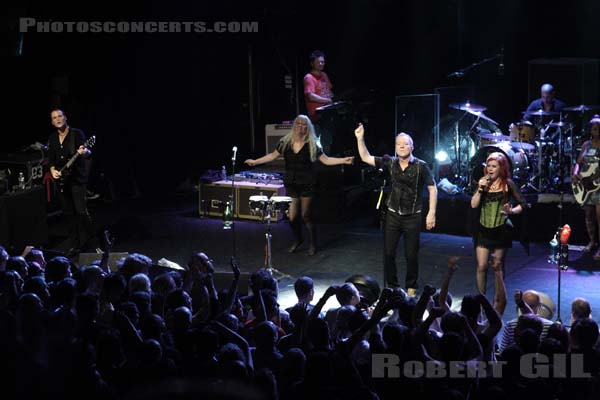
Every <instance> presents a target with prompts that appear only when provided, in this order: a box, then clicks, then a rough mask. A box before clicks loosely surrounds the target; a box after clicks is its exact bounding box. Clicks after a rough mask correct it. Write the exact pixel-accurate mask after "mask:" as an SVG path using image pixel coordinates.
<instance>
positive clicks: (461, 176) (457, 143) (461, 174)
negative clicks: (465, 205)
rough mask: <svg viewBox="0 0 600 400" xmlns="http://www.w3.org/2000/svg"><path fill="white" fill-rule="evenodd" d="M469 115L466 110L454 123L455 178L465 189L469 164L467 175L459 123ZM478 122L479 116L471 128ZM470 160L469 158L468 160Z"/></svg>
mask: <svg viewBox="0 0 600 400" xmlns="http://www.w3.org/2000/svg"><path fill="white" fill-rule="evenodd" d="M467 115H469V113H468V112H467V111H465V112H464V114H463V115H462V116H461V117H460V118H459V119H458V120H457V121H456V122H455V123H454V147H455V155H456V174H455V178H457V180H458V183H459V186H460V187H461V188H462V189H464V188H465V187H466V185H468V184H469V182H468V179H469V178H468V175H469V173H468V169H469V167H468V165H467V167H466V169H467V174H466V175H465V171H464V168H463V165H462V163H463V160H462V157H461V143H462V138H461V135H460V129H459V125H460V121H462V119H463V118H464V117H466V116H467ZM477 122H479V117H477V120H476V121H475V123H474V124H473V126H472V127H471V129H473V127H474V126H475V125H476V124H477ZM471 129H469V131H468V132H470V131H471ZM468 154H469V153H468V150H467V158H468ZM467 161H468V160H467Z"/></svg>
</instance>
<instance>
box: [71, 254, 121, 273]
mask: <svg viewBox="0 0 600 400" xmlns="http://www.w3.org/2000/svg"><path fill="white" fill-rule="evenodd" d="M128 255H129V253H110V255H109V256H108V268H109V269H110V271H111V272H117V271H118V270H119V267H118V265H117V263H118V262H119V261H120V260H121V259H122V258H124V257H127V256H128ZM101 259H102V254H98V253H79V266H84V265H91V264H92V263H93V262H94V261H100V260H101Z"/></svg>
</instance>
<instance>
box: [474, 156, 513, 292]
mask: <svg viewBox="0 0 600 400" xmlns="http://www.w3.org/2000/svg"><path fill="white" fill-rule="evenodd" d="M484 172H485V174H484V176H483V177H482V178H481V179H480V180H479V182H478V184H479V188H478V190H477V192H475V194H474V195H473V197H472V198H471V207H472V208H479V209H480V217H479V224H478V225H477V230H476V232H475V235H474V242H475V255H476V257H477V289H478V290H479V293H483V294H485V289H486V276H487V270H488V265H489V264H488V260H489V257H490V254H491V255H492V257H494V258H495V259H497V260H498V261H500V265H501V267H502V271H503V273H504V258H505V257H506V251H507V249H509V248H510V247H512V223H511V221H510V219H509V216H510V215H513V214H520V213H521V212H523V208H524V207H525V199H524V198H523V195H522V194H521V192H520V191H519V188H518V187H517V185H515V183H514V182H513V181H512V179H510V171H509V164H508V160H507V158H506V156H505V155H504V154H502V153H500V152H494V153H491V154H489V155H488V157H487V160H486V166H485V169H484ZM513 204H516V205H513Z"/></svg>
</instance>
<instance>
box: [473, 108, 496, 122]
mask: <svg viewBox="0 0 600 400" xmlns="http://www.w3.org/2000/svg"><path fill="white" fill-rule="evenodd" d="M467 112H468V113H469V114H473V115H476V116H477V117H479V118H481V119H484V120H486V121H488V122H491V123H492V124H494V125H498V123H497V122H496V121H494V120H493V119H491V118H490V117H488V116H487V115H485V114H484V113H483V112H481V111H477V112H475V111H469V110H467Z"/></svg>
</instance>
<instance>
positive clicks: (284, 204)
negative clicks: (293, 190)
mask: <svg viewBox="0 0 600 400" xmlns="http://www.w3.org/2000/svg"><path fill="white" fill-rule="evenodd" d="M271 203H273V210H275V211H279V212H282V213H283V212H286V211H287V210H289V208H290V204H292V198H291V197H289V196H271Z"/></svg>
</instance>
